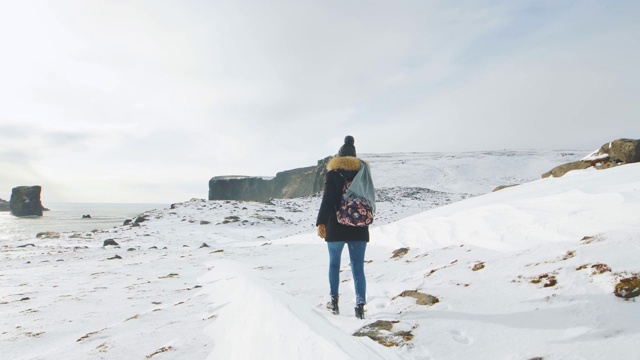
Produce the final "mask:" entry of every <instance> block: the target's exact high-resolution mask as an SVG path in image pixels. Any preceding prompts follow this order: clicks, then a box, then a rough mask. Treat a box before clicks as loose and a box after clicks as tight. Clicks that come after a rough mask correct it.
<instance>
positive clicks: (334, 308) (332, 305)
mask: <svg viewBox="0 0 640 360" xmlns="http://www.w3.org/2000/svg"><path fill="white" fill-rule="evenodd" d="M327 309H329V310H331V312H332V313H333V314H334V315H338V314H340V308H338V295H331V301H329V302H328V303H327Z"/></svg>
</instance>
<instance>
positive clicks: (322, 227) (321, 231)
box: [318, 224, 327, 239]
mask: <svg viewBox="0 0 640 360" xmlns="http://www.w3.org/2000/svg"><path fill="white" fill-rule="evenodd" d="M318 236H320V237H321V238H323V239H324V238H326V237H327V227H326V226H325V225H324V224H320V225H318Z"/></svg>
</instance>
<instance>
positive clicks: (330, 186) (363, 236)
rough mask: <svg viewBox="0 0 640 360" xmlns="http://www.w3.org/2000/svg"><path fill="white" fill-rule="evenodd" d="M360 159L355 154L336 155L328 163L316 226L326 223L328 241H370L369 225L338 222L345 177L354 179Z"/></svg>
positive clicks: (350, 179)
mask: <svg viewBox="0 0 640 360" xmlns="http://www.w3.org/2000/svg"><path fill="white" fill-rule="evenodd" d="M360 161H361V160H360V159H358V158H356V157H353V156H336V157H334V158H333V159H331V160H329V163H328V164H327V170H329V171H328V172H327V177H326V178H325V181H324V194H323V195H322V204H320V211H318V219H317V220H316V226H318V225H320V224H325V225H326V230H327V237H326V238H325V240H326V241H369V227H368V226H364V227H356V226H347V225H342V224H340V223H338V218H337V216H336V209H337V208H338V207H339V206H340V200H341V199H342V188H343V187H344V182H345V181H344V179H343V177H342V176H344V178H345V179H347V180H349V181H352V180H353V178H354V177H355V176H356V174H357V173H358V170H359V169H360ZM340 174H342V176H340Z"/></svg>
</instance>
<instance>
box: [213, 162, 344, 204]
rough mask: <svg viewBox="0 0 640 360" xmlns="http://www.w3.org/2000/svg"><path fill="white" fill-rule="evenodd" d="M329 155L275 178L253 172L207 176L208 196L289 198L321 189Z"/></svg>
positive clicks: (245, 198)
mask: <svg viewBox="0 0 640 360" xmlns="http://www.w3.org/2000/svg"><path fill="white" fill-rule="evenodd" d="M330 158H331V157H327V158H324V159H322V160H318V164H317V165H315V166H309V167H304V168H298V169H292V170H286V171H282V172H279V173H277V174H276V176H275V177H274V178H271V179H265V178H262V177H255V176H215V177H213V178H211V180H209V200H243V201H262V202H264V201H268V200H269V199H272V198H275V199H292V198H297V197H303V196H308V195H313V194H315V193H317V192H319V191H322V189H323V185H324V176H325V174H326V172H327V170H326V164H327V162H328V161H329V159H330Z"/></svg>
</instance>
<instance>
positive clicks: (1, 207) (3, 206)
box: [0, 199, 11, 211]
mask: <svg viewBox="0 0 640 360" xmlns="http://www.w3.org/2000/svg"><path fill="white" fill-rule="evenodd" d="M0 211H11V208H9V202H8V201H7V200H4V199H0Z"/></svg>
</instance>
